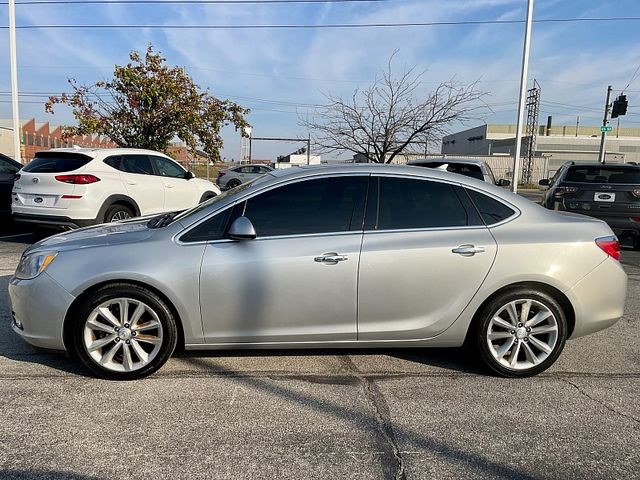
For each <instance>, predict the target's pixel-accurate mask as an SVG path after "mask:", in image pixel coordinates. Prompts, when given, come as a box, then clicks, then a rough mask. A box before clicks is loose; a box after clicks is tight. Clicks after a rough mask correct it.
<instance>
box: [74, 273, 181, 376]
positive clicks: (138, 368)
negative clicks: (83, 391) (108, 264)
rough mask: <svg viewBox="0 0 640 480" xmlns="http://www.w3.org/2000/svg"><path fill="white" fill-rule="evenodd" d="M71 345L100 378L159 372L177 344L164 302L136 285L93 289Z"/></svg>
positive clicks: (79, 315)
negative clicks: (94, 290) (93, 291)
mask: <svg viewBox="0 0 640 480" xmlns="http://www.w3.org/2000/svg"><path fill="white" fill-rule="evenodd" d="M73 322H74V323H73V325H72V328H73V330H72V345H71V346H72V348H73V350H74V353H76V354H77V356H78V357H79V358H80V360H81V361H82V363H84V365H85V366H86V367H88V368H89V369H90V370H91V371H92V372H94V373H95V374H97V375H98V376H100V377H103V378H107V379H112V380H133V379H136V378H142V377H146V376H148V375H151V374H152V373H153V372H155V371H156V370H158V369H159V368H160V367H161V366H162V365H164V363H165V362H166V361H167V360H168V359H169V357H170V356H171V354H172V353H173V351H174V349H175V347H176V342H177V329H176V322H175V319H174V317H173V314H172V312H171V310H170V309H169V307H168V306H167V305H166V304H165V302H164V301H163V300H162V299H161V298H160V297H158V296H157V295H156V294H154V293H153V292H150V291H148V290H147V289H145V288H142V287H140V286H138V285H130V284H114V285H109V286H106V287H103V288H101V289H99V290H97V291H96V292H95V293H93V294H92V295H91V296H90V297H89V298H88V299H87V300H86V301H85V302H84V303H83V304H82V305H81V307H80V308H79V309H78V310H77V314H76V315H75V317H74V318H73Z"/></svg>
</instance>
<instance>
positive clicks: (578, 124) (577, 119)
mask: <svg viewBox="0 0 640 480" xmlns="http://www.w3.org/2000/svg"><path fill="white" fill-rule="evenodd" d="M579 128H580V115H578V116H577V117H576V137H577V136H578V129H579Z"/></svg>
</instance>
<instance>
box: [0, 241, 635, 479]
mask: <svg viewBox="0 0 640 480" xmlns="http://www.w3.org/2000/svg"><path fill="white" fill-rule="evenodd" d="M32 241H34V237H33V236H32V235H29V234H24V232H21V231H20V230H10V231H9V230H8V231H6V235H4V237H3V238H0V391H1V392H2V394H1V395H0V412H2V415H1V417H0V418H2V421H1V422H0V478H2V479H6V478H25V479H26V478H28V479H32V478H43V479H44V478H47V479H48V478H73V479H89V478H91V479H93V478H100V479H118V478H158V479H164V478H166V479H174V478H203V479H205V478H206V479H209V478H265V479H272V478H292V479H302V478H322V479H325V478H362V479H371V478H407V479H414V478H557V479H569V478H638V475H639V474H638V471H639V470H640V457H639V448H638V446H639V445H640V400H638V393H639V392H640V388H639V387H640V382H639V381H638V379H639V377H640V353H639V351H638V346H639V345H640V333H639V329H638V327H639V326H640V252H633V251H631V250H628V249H625V250H624V252H623V257H622V261H623V263H624V266H625V269H626V271H627V273H628V275H629V292H628V302H627V309H626V314H625V316H624V318H623V319H622V320H621V321H620V322H618V323H617V324H616V325H615V326H613V327H612V328H610V329H608V330H605V331H603V332H600V333H598V334H595V335H592V336H589V337H584V338H582V339H577V340H574V341H571V342H569V343H568V344H567V347H566V349H565V351H564V353H563V354H562V356H561V357H560V359H559V361H558V362H557V363H556V364H555V365H554V366H553V367H552V368H551V369H550V370H548V371H547V372H545V373H544V374H543V375H541V376H538V377H536V378H530V379H523V380H506V379H499V378H495V377H491V376H487V375H485V374H484V373H482V372H481V371H479V370H478V369H477V368H476V366H475V365H474V363H473V361H472V360H470V359H467V358H465V357H464V355H463V354H462V353H461V352H460V351H458V350H448V349H447V350H425V349H420V350H394V351H391V350H385V351H303V352H294V351H281V352H266V353H265V352H228V353H210V354H203V353H189V354H181V355H180V356H177V357H175V358H173V359H171V360H170V361H169V363H168V364H167V365H166V366H165V367H164V368H163V369H162V370H160V372H158V373H157V374H156V375H154V376H153V377H151V378H148V379H145V380H142V381H136V382H107V381H102V380H97V379H94V378H91V377H89V376H86V373H85V371H84V370H82V369H80V367H79V366H78V364H76V363H74V362H73V361H71V360H69V359H68V358H66V356H64V355H61V354H55V353H48V352H44V351H39V350H36V349H34V348H32V347H30V346H28V345H27V344H25V343H24V342H22V341H21V340H20V339H19V338H18V337H17V336H16V335H14V334H13V332H12V331H11V329H10V326H9V320H10V311H9V306H8V297H7V294H6V287H7V283H8V281H9V278H10V276H11V274H12V273H13V271H14V269H15V267H16V264H17V262H18V260H19V256H20V253H21V252H22V251H23V249H24V248H26V246H27V245H28V244H29V243H30V242H32ZM603 288H607V287H606V285H603Z"/></svg>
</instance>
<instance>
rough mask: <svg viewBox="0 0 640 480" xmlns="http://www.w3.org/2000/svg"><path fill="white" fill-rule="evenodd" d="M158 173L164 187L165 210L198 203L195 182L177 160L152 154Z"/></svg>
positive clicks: (179, 208) (180, 208) (187, 206)
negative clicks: (191, 180) (190, 179)
mask: <svg viewBox="0 0 640 480" xmlns="http://www.w3.org/2000/svg"><path fill="white" fill-rule="evenodd" d="M150 158H151V160H152V161H153V163H154V164H155V170H156V174H157V175H158V176H159V177H160V178H161V179H162V185H163V187H164V210H165V211H167V212H170V211H172V210H183V209H185V208H190V207H193V206H195V205H197V204H198V200H200V199H199V198H196V197H197V195H198V192H197V188H196V185H195V183H194V182H190V181H189V179H188V178H187V176H186V174H187V171H186V170H185V169H184V168H182V167H181V166H180V165H178V164H177V163H176V162H174V161H172V160H169V159H167V158H163V157H160V156H157V155H151V156H150Z"/></svg>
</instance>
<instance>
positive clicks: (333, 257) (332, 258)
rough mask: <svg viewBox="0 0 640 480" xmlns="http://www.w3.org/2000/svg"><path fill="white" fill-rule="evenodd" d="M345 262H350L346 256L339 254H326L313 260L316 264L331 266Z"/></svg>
mask: <svg viewBox="0 0 640 480" xmlns="http://www.w3.org/2000/svg"><path fill="white" fill-rule="evenodd" d="M345 260H349V257H348V256H346V255H339V254H337V253H324V254H322V255H320V256H318V257H315V258H314V259H313V261H314V262H319V263H327V264H329V265H335V264H336V263H338V262H344V261H345Z"/></svg>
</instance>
